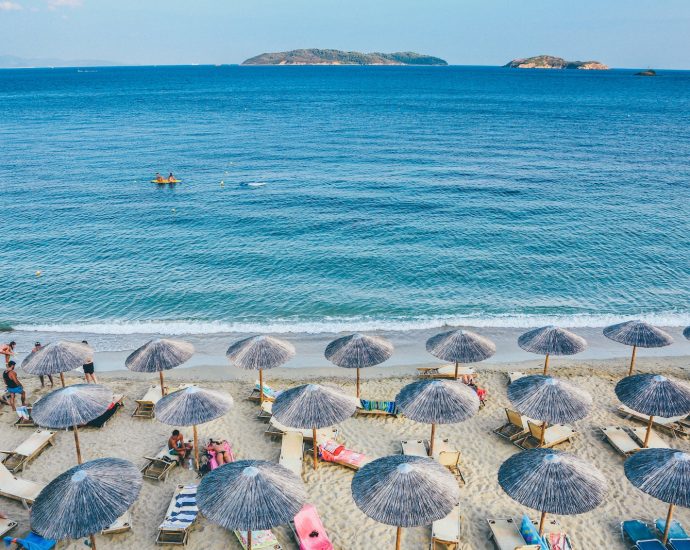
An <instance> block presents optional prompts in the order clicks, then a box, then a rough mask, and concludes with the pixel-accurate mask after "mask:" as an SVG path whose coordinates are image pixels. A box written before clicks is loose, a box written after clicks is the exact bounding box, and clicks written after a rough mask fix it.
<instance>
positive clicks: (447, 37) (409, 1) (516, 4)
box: [0, 0, 690, 69]
mask: <svg viewBox="0 0 690 550" xmlns="http://www.w3.org/2000/svg"><path fill="white" fill-rule="evenodd" d="M297 48H336V49H344V50H356V51H364V52H370V51H382V52H393V51H416V52H419V53H425V54H430V55H436V56H439V57H442V58H444V59H446V60H447V61H448V62H449V63H451V64H458V65H501V64H505V63H507V62H508V61H509V60H511V59H513V58H516V57H527V56H531V55H539V54H551V55H557V56H560V57H564V58H566V59H569V60H589V59H594V60H598V61H602V62H604V63H606V64H608V65H609V66H612V67H633V68H639V67H641V68H646V67H653V68H668V69H690V1H688V0H579V1H578V2H573V1H572V0H523V1H516V0H395V1H394V0H187V1H182V0H0V55H16V56H20V57H26V58H61V59H101V60H111V61H115V62H118V63H121V64H137V65H142V64H143V65H149V64H190V63H202V64H205V63H240V62H242V61H243V60H244V59H246V58H248V57H252V56H254V55H257V54H259V53H263V52H270V51H283V50H290V49H297Z"/></svg>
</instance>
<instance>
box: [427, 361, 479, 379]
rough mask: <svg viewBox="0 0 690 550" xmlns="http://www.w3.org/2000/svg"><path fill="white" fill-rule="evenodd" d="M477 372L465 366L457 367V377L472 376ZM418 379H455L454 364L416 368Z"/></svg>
mask: <svg viewBox="0 0 690 550" xmlns="http://www.w3.org/2000/svg"><path fill="white" fill-rule="evenodd" d="M475 374H477V372H476V371H475V370H474V369H473V368H472V367H468V366H465V365H459V366H458V376H459V377H460V376H474V375H475ZM417 375H418V376H419V377H420V378H455V364H447V365H439V366H438V367H417Z"/></svg>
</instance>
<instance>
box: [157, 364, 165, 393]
mask: <svg viewBox="0 0 690 550" xmlns="http://www.w3.org/2000/svg"><path fill="white" fill-rule="evenodd" d="M158 376H159V377H160V379H161V395H162V396H163V397H165V384H164V383H163V371H162V370H159V371H158Z"/></svg>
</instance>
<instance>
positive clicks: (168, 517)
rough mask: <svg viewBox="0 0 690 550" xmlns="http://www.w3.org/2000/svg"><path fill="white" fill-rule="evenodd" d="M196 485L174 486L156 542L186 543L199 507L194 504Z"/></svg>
mask: <svg viewBox="0 0 690 550" xmlns="http://www.w3.org/2000/svg"><path fill="white" fill-rule="evenodd" d="M196 490H197V485H178V486H177V487H176V488H175V492H174V493H173V496H172V499H170V505H169V506H168V510H167V511H166V512H165V519H164V520H163V523H161V524H160V526H159V527H158V536H157V537H156V544H175V545H180V546H182V545H186V544H187V541H188V539H189V531H190V529H191V528H192V526H193V525H194V522H195V521H196V518H197V516H198V515H199V508H197V505H196Z"/></svg>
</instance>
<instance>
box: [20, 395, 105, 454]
mask: <svg viewBox="0 0 690 550" xmlns="http://www.w3.org/2000/svg"><path fill="white" fill-rule="evenodd" d="M112 400H113V392H112V391H111V390H109V389H108V388H106V387H105V386H101V385H99V384H75V385H74V386H69V387H67V388H60V389H59V390H55V391H52V392H50V393H49V394H47V395H45V396H44V397H42V398H41V399H39V400H38V401H36V403H35V404H34V407H33V409H32V410H31V417H32V418H33V419H34V422H36V424H38V425H39V426H41V427H44V428H53V429H60V430H62V429H67V428H72V431H73V432H74V445H75V447H76V449H77V462H78V463H79V464H81V447H80V446H79V426H83V425H84V424H87V423H88V422H91V421H92V420H93V419H94V418H98V417H99V416H101V415H102V414H103V413H105V411H107V410H108V407H109V406H110V403H111V402H112Z"/></svg>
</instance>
